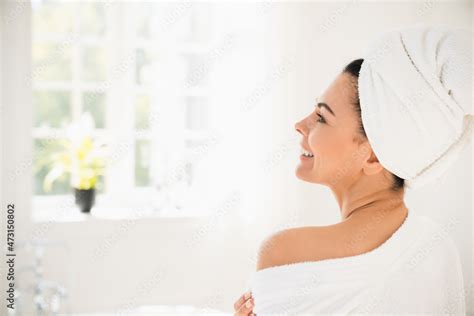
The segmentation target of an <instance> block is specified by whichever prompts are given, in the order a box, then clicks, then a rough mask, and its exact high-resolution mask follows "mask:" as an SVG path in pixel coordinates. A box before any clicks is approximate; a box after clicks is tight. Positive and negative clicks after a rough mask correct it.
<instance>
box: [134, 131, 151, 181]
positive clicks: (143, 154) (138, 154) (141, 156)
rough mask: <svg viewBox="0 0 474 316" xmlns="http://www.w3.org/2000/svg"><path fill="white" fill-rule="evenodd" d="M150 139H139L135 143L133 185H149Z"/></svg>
mask: <svg viewBox="0 0 474 316" xmlns="http://www.w3.org/2000/svg"><path fill="white" fill-rule="evenodd" d="M150 158H151V146H150V141H149V140H145V139H141V140H137V141H136V144H135V185H136V186H148V185H150Z"/></svg>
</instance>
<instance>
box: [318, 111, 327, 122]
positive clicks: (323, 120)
mask: <svg viewBox="0 0 474 316" xmlns="http://www.w3.org/2000/svg"><path fill="white" fill-rule="evenodd" d="M316 115H317V116H318V117H319V118H320V119H322V121H320V120H319V119H317V120H316V122H319V123H322V124H325V123H326V120H325V119H324V117H322V116H321V115H320V114H318V113H316Z"/></svg>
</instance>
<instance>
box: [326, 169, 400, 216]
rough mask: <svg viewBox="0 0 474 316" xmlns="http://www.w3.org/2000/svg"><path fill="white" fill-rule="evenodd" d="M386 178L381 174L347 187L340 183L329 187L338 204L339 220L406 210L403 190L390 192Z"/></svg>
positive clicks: (385, 175)
mask: <svg viewBox="0 0 474 316" xmlns="http://www.w3.org/2000/svg"><path fill="white" fill-rule="evenodd" d="M389 176H390V175H389ZM386 177H387V174H383V173H380V174H378V175H375V176H371V177H369V176H365V175H364V176H362V177H361V178H360V179H358V180H357V181H356V182H354V183H351V184H349V185H347V184H346V185H344V184H342V183H341V184H340V185H339V186H334V187H331V190H332V191H333V194H334V195H335V197H336V200H337V202H338V204H339V208H340V212H341V220H342V221H344V220H346V219H348V218H349V217H353V216H358V215H361V214H366V213H371V212H375V211H380V210H384V211H391V210H394V209H400V208H402V209H406V206H405V203H404V201H403V197H404V190H403V189H402V190H400V191H398V192H397V191H394V190H392V189H391V187H390V184H391V183H388V182H389V181H386V180H385V179H387V178H386Z"/></svg>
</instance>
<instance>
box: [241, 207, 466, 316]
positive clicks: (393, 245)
mask: <svg viewBox="0 0 474 316" xmlns="http://www.w3.org/2000/svg"><path fill="white" fill-rule="evenodd" d="M455 224H456V223H455V222H449V223H446V224H445V225H441V224H438V223H437V222H435V221H433V220H431V219H429V218H427V217H425V216H420V215H416V214H413V213H412V211H411V210H409V212H408V216H407V218H406V219H405V221H404V222H403V224H402V225H401V226H400V227H399V228H398V230H397V231H396V232H395V233H394V234H393V235H392V236H391V237H390V238H389V239H388V240H387V241H386V242H384V243H383V244H382V245H380V246H379V247H377V248H376V249H374V250H372V251H369V252H367V253H364V254H361V255H357V256H351V257H344V258H336V259H326V260H320V261H313V262H302V263H294V264H288V265H283V266H276V267H270V268H266V269H263V270H260V271H256V272H254V273H253V274H252V276H251V277H250V279H249V280H248V287H249V289H251V291H252V293H253V297H254V301H255V307H254V313H256V314H257V316H265V315H346V314H353V315H379V314H381V313H385V314H392V315H402V314H417V315H418V314H426V315H441V314H450V315H465V313H466V311H465V292H464V284H463V275H462V269H461V264H460V259H459V254H458V251H457V248H456V246H455V244H454V243H453V241H452V239H451V237H450V236H449V231H450V230H451V229H452V227H453V225H455Z"/></svg>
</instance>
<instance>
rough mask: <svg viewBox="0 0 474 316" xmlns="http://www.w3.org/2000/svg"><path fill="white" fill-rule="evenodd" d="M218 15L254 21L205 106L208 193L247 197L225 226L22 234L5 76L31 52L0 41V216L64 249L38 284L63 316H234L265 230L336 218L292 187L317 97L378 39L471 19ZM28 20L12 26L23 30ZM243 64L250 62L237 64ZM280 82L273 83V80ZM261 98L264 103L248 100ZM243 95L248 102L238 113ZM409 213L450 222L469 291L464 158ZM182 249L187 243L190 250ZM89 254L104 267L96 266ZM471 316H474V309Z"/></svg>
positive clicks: (449, 10)
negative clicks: (101, 314)
mask: <svg viewBox="0 0 474 316" xmlns="http://www.w3.org/2000/svg"><path fill="white" fill-rule="evenodd" d="M4 9H5V8H4V7H2V15H3V14H4V13H3V12H4ZM237 9H239V10H237ZM221 10H223V12H227V13H234V15H235V16H234V20H232V21H233V22H234V24H237V27H238V26H239V23H242V24H244V23H245V21H246V20H245V18H243V17H242V18H240V16H239V13H240V14H242V13H246V14H248V13H249V12H254V14H255V15H254V16H253V17H254V20H253V21H258V23H256V25H255V27H256V29H255V31H254V32H253V33H252V34H249V38H248V39H241V42H240V44H239V45H238V46H236V48H235V49H234V50H233V51H232V53H230V54H229V55H228V56H227V57H226V58H225V60H223V61H222V62H221V63H219V64H217V65H216V66H215V69H214V71H213V76H214V78H213V80H214V83H215V85H216V86H215V87H216V91H219V93H216V94H215V99H214V102H215V104H216V105H219V106H221V107H222V114H221V118H222V120H226V121H227V122H228V123H226V122H220V124H219V122H217V123H216V126H217V127H220V128H221V131H222V132H223V134H222V135H223V138H222V140H223V141H224V144H223V147H222V148H221V150H220V151H218V152H216V153H215V154H213V155H209V156H207V157H206V159H205V160H204V161H203V163H202V167H203V169H204V170H205V169H206V168H216V167H219V168H223V172H222V173H220V174H219V176H216V178H215V179H212V180H213V185H211V186H210V187H209V188H208V190H207V191H206V192H211V193H212V192H214V191H213V190H216V191H215V192H217V193H215V200H216V205H218V204H219V203H221V202H223V201H225V200H226V199H227V198H228V197H229V191H224V190H220V189H219V188H221V187H222V186H221V185H220V184H222V183H229V182H230V183H232V185H230V186H229V185H228V186H227V188H230V189H232V188H235V190H237V191H238V192H241V197H242V198H241V200H240V201H241V202H240V204H237V205H236V206H235V207H232V208H231V209H230V210H229V211H228V212H224V213H223V215H221V216H215V217H211V218H207V219H206V218H204V219H201V220H197V219H140V220H137V221H104V220H91V221H86V222H72V223H55V224H48V223H47V224H34V228H33V229H32V230H30V231H29V233H26V231H27V229H28V228H27V225H30V224H31V223H29V219H28V217H27V215H26V214H27V211H26V210H28V205H29V202H28V201H29V200H28V192H31V183H30V179H29V177H26V176H21V177H19V178H18V181H20V182H19V183H16V184H15V185H14V186H11V183H10V182H8V181H7V179H6V177H5V174H6V172H7V171H8V170H9V167H11V166H12V165H14V163H13V162H12V160H14V159H16V160H18V159H20V158H21V157H25V156H28V152H27V151H28V150H29V147H28V146H27V143H28V139H27V135H28V134H27V133H28V132H27V131H25V130H23V129H22V128H24V127H25V126H27V125H25V124H26V123H24V122H28V121H29V120H30V119H31V118H30V117H28V116H27V117H25V116H23V115H21V104H25V103H23V102H27V103H26V104H30V103H28V102H29V100H28V99H27V98H26V97H25V96H24V95H23V94H21V93H19V92H18V91H19V89H20V88H19V87H18V84H19V82H20V81H19V79H18V78H17V79H18V80H14V79H15V78H16V77H15V76H13V75H12V71H7V70H6V69H5V68H4V67H5V66H6V67H13V66H11V65H13V64H14V63H15V57H14V56H15V55H16V54H19V53H20V52H21V51H23V52H24V50H25V49H27V48H28V44H27V42H28V40H29V39H19V38H11V37H9V35H8V34H9V31H8V28H7V29H5V28H2V30H1V35H2V36H1V38H2V46H3V47H9V49H7V50H5V51H3V50H2V53H4V54H2V66H4V67H2V78H1V79H2V81H1V82H2V83H3V86H2V87H3V90H2V93H3V96H2V105H7V106H8V109H6V110H7V111H6V112H5V114H4V115H2V132H3V136H4V137H3V138H2V150H3V156H2V157H3V162H2V202H3V204H2V207H3V205H4V204H5V202H4V201H5V200H14V201H15V203H16V204H17V205H18V206H19V207H18V209H19V210H21V211H22V214H24V215H25V216H23V217H21V216H20V218H21V220H22V225H24V226H23V227H22V228H19V229H21V230H20V231H21V232H22V236H23V237H24V238H27V236H44V237H47V238H49V239H51V240H58V241H61V242H65V243H67V245H68V250H66V251H64V250H59V248H58V249H57V250H54V249H53V250H51V251H50V252H49V253H48V257H47V260H46V262H45V265H46V269H45V274H46V275H47V276H48V277H49V278H51V279H54V280H57V281H59V282H61V283H63V284H64V285H66V286H67V287H68V290H69V294H70V308H71V311H74V312H96V311H112V310H117V309H121V308H128V307H133V306H138V305H142V304H178V303H181V304H185V303H186V304H196V305H201V306H206V305H207V306H211V305H212V306H213V307H214V308H219V309H222V310H227V311H231V309H232V303H233V301H234V300H235V299H236V298H237V297H238V296H239V295H240V294H241V292H243V290H244V286H245V283H246V280H247V278H248V276H249V273H250V272H251V271H252V270H253V269H254V263H255V262H254V260H255V251H256V249H257V247H258V244H259V241H260V240H261V238H263V237H264V236H265V235H266V234H267V233H268V232H269V230H273V229H277V228H281V227H284V226H285V225H323V224H327V223H333V222H336V221H337V220H338V219H339V213H338V207H337V204H336V202H335V201H334V200H333V197H332V195H331V192H330V191H329V190H328V189H327V188H324V187H318V186H314V185H311V184H308V183H303V182H300V181H298V180H297V179H296V178H295V176H294V173H293V172H294V168H295V165H296V163H297V159H298V158H297V156H298V147H297V144H298V139H297V138H295V137H296V133H295V132H294V127H293V126H294V122H295V121H296V120H298V119H299V118H301V117H302V116H303V115H306V113H307V112H308V111H309V110H310V109H311V107H312V102H313V100H314V98H315V97H316V96H317V95H318V94H319V93H320V92H322V91H323V90H324V89H325V88H326V86H327V85H328V84H329V82H330V81H332V79H333V78H334V77H335V76H336V75H337V73H338V72H340V71H341V69H342V67H343V66H344V65H345V64H346V63H348V62H349V61H351V60H352V59H355V58H358V57H359V56H360V55H361V54H362V52H363V50H364V48H365V47H366V46H367V44H368V42H369V41H370V40H371V39H373V38H374V37H376V36H377V35H378V34H379V33H380V32H383V31H384V30H387V29H390V28H393V27H400V26H404V25H412V24H415V23H420V22H424V23H447V24H450V25H453V26H461V27H467V28H472V12H473V11H472V4H469V3H468V2H465V3H440V2H418V3H411V2H403V3H402V2H401V3H398V4H397V3H390V4H386V3H378V4H376V3H359V2H352V3H350V4H344V3H322V2H321V3H313V2H304V3H285V4H271V5H260V6H258V7H257V10H256V11H252V10H253V9H252V8H251V7H247V8H244V7H239V6H236V5H225V6H224V5H223V6H222V7H221ZM24 12H27V11H24ZM26 18H27V15H26V16H24V17H23V18H22V19H16V20H15V21H16V23H23V24H21V25H22V27H24V26H25V25H27V24H28V22H27V21H26V20H25V19H26ZM234 26H235V25H234ZM250 35H251V36H250ZM13 43H15V44H13ZM15 45H18V46H15ZM242 58H243V59H244V61H245V62H242V60H241V61H240V63H239V59H242ZM285 58H286V59H285ZM285 60H289V61H290V62H287V63H285ZM10 64H11V65H10ZM282 65H283V68H279V67H281V66H282ZM18 67H19V66H18V65H15V71H16V72H18V71H20V72H21V71H27V67H28V65H26V66H23V67H24V68H23V67H20V68H18ZM18 69H19V70H18ZM278 69H280V70H281V71H279V72H278ZM275 71H276V76H273V77H268V74H273V73H275ZM6 76H8V78H9V80H8V84H7V83H6V81H5V77H6ZM269 78H271V79H269ZM256 87H257V88H260V90H257V92H258V91H260V92H259V93H256V94H255V92H256V90H255V89H256ZM252 93H254V96H255V98H254V99H255V100H256V101H255V103H254V104H253V105H252V107H251V108H250V109H249V110H243V108H242V104H243V103H245V101H244V100H246V99H247V97H248V96H249V95H251V94H252ZM21 95H23V98H25V99H21V98H22V97H21ZM20 99H21V100H22V102H20V101H17V102H11V100H20ZM7 100H8V102H6V101H7ZM13 104H14V105H15V106H16V107H15V108H11V105H13ZM218 119H219V117H218ZM28 124H29V123H28ZM226 127H227V128H226ZM13 130H15V133H14V134H12V131H13ZM12 135H15V140H13V139H12ZM6 149H8V153H9V155H8V156H7V155H5V150H6ZM470 149H471V148H470ZM24 174H27V173H24ZM222 181H224V182H222ZM407 200H408V204H409V206H410V207H411V208H412V209H413V210H414V211H415V212H417V213H420V214H425V215H429V216H432V217H433V218H436V219H438V220H440V221H443V220H446V219H447V218H449V217H450V216H456V218H458V219H459V224H458V225H456V226H455V228H454V230H453V231H452V235H453V237H454V238H455V240H456V242H457V245H458V247H459V251H460V253H461V255H462V260H463V268H464V274H465V278H466V284H472V280H473V279H472V276H473V273H472V272H473V271H472V248H473V245H472V149H471V150H468V151H466V152H464V154H463V156H462V158H461V159H460V160H459V161H458V163H457V164H456V165H455V166H453V168H452V169H451V171H450V172H449V173H448V174H447V175H446V176H445V177H444V178H443V180H442V181H440V182H439V183H436V184H434V185H431V186H429V187H426V188H424V189H423V190H421V191H419V192H413V193H409V194H408V196H407ZM242 214H244V215H245V216H242ZM2 220H3V219H2ZM19 226H20V225H19ZM20 227H21V226H20ZM1 229H4V225H3V223H2V227H1ZM200 232H204V233H200ZM3 235H4V234H3V233H2V236H3ZM2 238H3V237H2ZM190 242H194V244H191V245H192V246H191V247H190V246H189V245H190ZM97 249H102V250H103V251H104V252H103V253H104V255H103V256H100V257H95V254H96V253H97V252H96V250H97ZM160 269H162V270H160ZM160 271H161V273H160ZM2 293H3V292H2ZM2 308H3V307H2ZM469 310H470V311H471V312H473V307H472V306H469Z"/></svg>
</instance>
